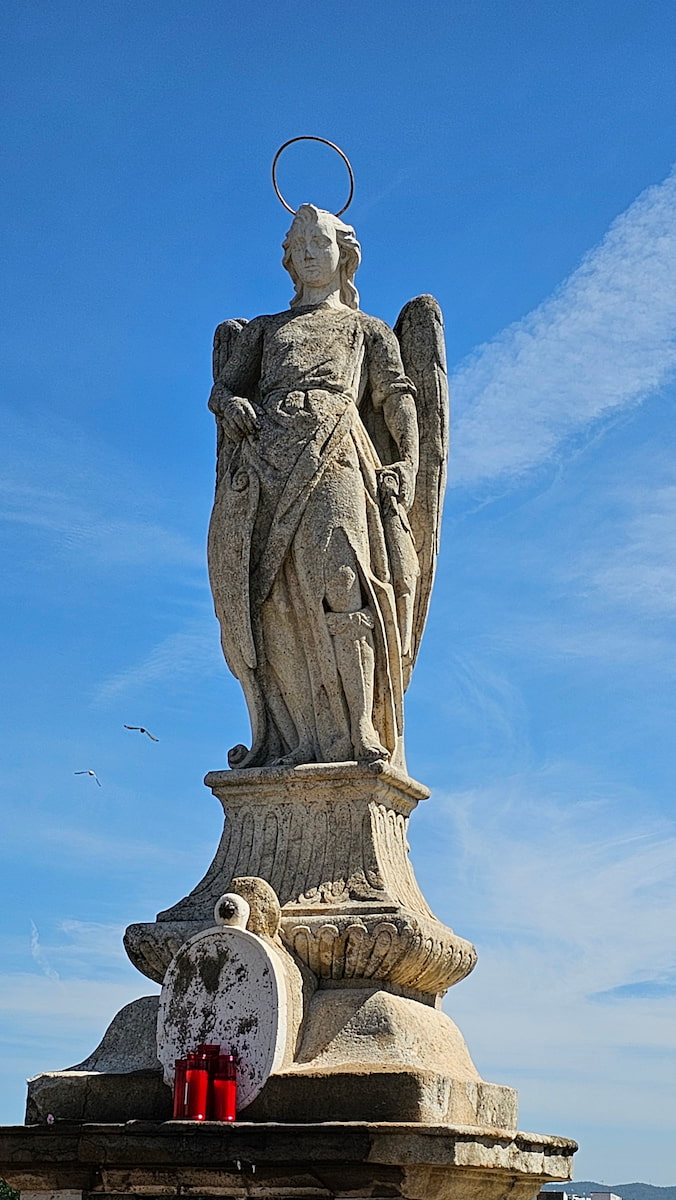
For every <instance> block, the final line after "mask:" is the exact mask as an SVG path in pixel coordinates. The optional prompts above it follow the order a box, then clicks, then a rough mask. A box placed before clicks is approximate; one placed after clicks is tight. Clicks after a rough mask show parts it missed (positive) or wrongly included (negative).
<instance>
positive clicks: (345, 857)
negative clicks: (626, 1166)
mask: <svg viewBox="0 0 676 1200" xmlns="http://www.w3.org/2000/svg"><path fill="white" fill-rule="evenodd" d="M206 783H207V785H208V786H209V787H211V789H212V791H213V793H214V795H216V796H217V798H218V799H219V801H220V802H221V804H222V805H223V809H224V812H225V816H226V820H225V826H224V830H223V835H222V838H221V841H220V844H219V847H218V850H217V852H216V855H215V858H214V861H213V863H212V864H211V866H210V868H209V870H208V871H207V873H206V875H205V877H204V879H203V880H202V881H201V882H200V883H199V884H198V885H197V886H196V887H195V888H194V889H193V890H192V892H190V894H189V895H188V896H186V897H185V898H184V899H183V900H180V901H179V902H178V903H176V904H174V905H173V906H172V907H171V908H168V909H166V910H164V911H163V912H161V913H159V914H158V916H157V919H156V920H155V921H154V922H146V923H143V924H137V925H132V926H130V927H129V929H128V930H127V933H126V936H125V945H126V948H127V952H128V954H129V957H130V958H131V960H132V962H134V963H135V965H136V966H137V967H138V968H139V969H140V970H141V971H142V972H143V973H144V974H146V975H148V976H149V977H150V978H152V979H154V980H157V981H160V982H161V981H163V980H165V976H166V975H167V969H168V967H169V964H170V962H171V961H172V959H173V958H174V956H175V955H176V954H177V952H178V950H179V949H180V947H182V946H185V943H186V942H187V941H188V939H189V938H193V937H195V935H199V937H198V938H197V941H198V942H200V944H201V942H202V940H203V939H206V941H205V945H206V944H207V942H209V939H211V940H213V937H212V933H209V932H207V933H203V932H202V931H205V930H209V929H210V928H211V927H213V923H214V905H215V904H216V901H218V900H219V898H220V897H221V896H223V893H225V892H234V893H235V894H236V896H240V897H242V898H244V899H246V901H247V903H248V905H249V908H250V915H249V922H248V925H247V929H248V931H249V933H248V934H247V936H249V937H250V936H252V935H255V937H254V940H255V938H259V939H261V940H262V941H263V940H264V941H265V942H266V945H267V946H268V949H269V951H270V953H271V954H273V956H274V955H277V957H278V958H279V963H280V964H281V968H282V970H283V972H285V973H286V976H287V984H288V988H287V991H288V996H289V1004H290V1005H291V1006H292V1007H293V1006H295V1011H294V1013H293V1020H292V1022H291V1025H290V1028H291V1029H292V1030H293V1036H292V1037H291V1040H290V1043H289V1047H288V1051H287V1052H286V1054H285V1057H284V1060H283V1062H281V1064H279V1065H276V1066H275V1067H274V1069H273V1070H272V1072H271V1074H270V1075H269V1077H268V1079H267V1082H266V1083H265V1084H264V1086H263V1087H262V1090H261V1091H260V1092H259V1094H258V1095H257V1096H256V1098H255V1099H254V1100H253V1101H252V1103H250V1104H249V1105H248V1106H247V1107H246V1108H245V1109H243V1110H242V1114H241V1115H242V1116H243V1117H245V1118H246V1121H239V1120H238V1121H237V1122H236V1125H235V1126H234V1127H231V1128H223V1127H219V1126H213V1125H210V1124H208V1123H207V1124H206V1125H198V1126H196V1125H195V1124H194V1123H185V1122H170V1121H167V1117H168V1116H169V1115H170V1112H171V1108H170V1104H171V1093H170V1090H169V1088H168V1087H167V1086H166V1083H163V1082H162V1074H161V1071H160V1069H159V1063H158V1062H157V1057H156V1049H157V1040H156V1032H155V1013H156V1005H157V1000H156V999H153V998H150V997H147V998H144V999H142V1000H139V1001H136V1002H135V1003H134V1004H132V1005H129V1006H127V1009H125V1010H123V1013H120V1014H119V1015H118V1018H116V1020H115V1021H114V1022H113V1025H112V1026H111V1029H110V1030H109V1032H108V1033H107V1034H106V1036H105V1037H104V1039H103V1042H102V1043H101V1046H100V1047H99V1048H98V1050H97V1051H95V1052H94V1054H93V1055H92V1056H90V1059H88V1060H85V1062H84V1063H81V1064H79V1067H78V1069H76V1070H71V1071H69V1072H56V1073H52V1074H50V1075H44V1076H39V1077H37V1078H36V1079H35V1080H32V1081H31V1083H30V1085H29V1106H28V1120H29V1121H32V1122H35V1123H38V1124H40V1123H43V1122H44V1121H45V1120H46V1117H47V1114H48V1113H49V1112H53V1113H56V1114H57V1116H60V1117H65V1118H69V1119H70V1120H71V1121H75V1122H87V1121H89V1122H91V1121H112V1120H115V1121H119V1120H122V1121H124V1120H126V1121H127V1124H125V1125H123V1126H105V1127H103V1126H92V1125H87V1124H73V1126H72V1127H71V1126H68V1125H66V1124H64V1125H57V1126H55V1127H54V1129H53V1130H52V1131H51V1132H49V1131H47V1130H45V1129H44V1128H32V1129H28V1130H26V1131H25V1132H24V1135H23V1140H22V1138H21V1137H19V1136H18V1135H17V1138H18V1140H17V1141H16V1154H17V1155H18V1158H16V1159H15V1169H14V1171H13V1174H8V1175H7V1177H8V1178H9V1179H10V1182H11V1180H12V1178H14V1179H16V1180H20V1184H19V1186H20V1187H22V1188H24V1189H26V1190H31V1189H33V1190H38V1191H39V1190H41V1189H42V1190H45V1189H51V1188H66V1189H68V1188H74V1189H80V1190H81V1191H82V1192H83V1193H88V1192H91V1193H92V1194H93V1195H102V1196H106V1195H110V1196H112V1195H128V1194H141V1193H143V1194H144V1195H146V1196H149V1195H157V1196H158V1197H159V1196H164V1195H171V1194H177V1193H178V1192H180V1193H185V1194H193V1195H200V1194H203V1195H205V1196H206V1195H221V1196H225V1197H230V1196H232V1197H235V1196H237V1197H240V1196H244V1195H249V1194H255V1195H260V1196H261V1197H270V1200H272V1198H273V1197H275V1198H276V1197H277V1196H288V1197H295V1196H298V1197H300V1196H305V1197H326V1198H327V1200H332V1198H333V1197H343V1196H345V1197H348V1196H349V1197H350V1198H351V1200H361V1198H362V1197H364V1198H365V1197H374V1196H379V1195H382V1196H389V1197H392V1196H395V1197H396V1196H400V1197H402V1200H427V1198H428V1197H429V1198H430V1200H445V1198H446V1197H448V1198H449V1200H456V1197H457V1200H460V1198H461V1197H462V1200H467V1198H468V1197H470V1196H471V1197H474V1196H476V1197H477V1198H479V1197H480V1198H481V1200H484V1198H485V1200H492V1198H495V1200H498V1198H500V1197H503V1196H507V1195H509V1196H510V1197H513V1196H516V1197H521V1196H522V1197H523V1198H524V1200H529V1198H530V1197H532V1196H534V1195H535V1194H536V1192H537V1191H538V1190H539V1188H540V1186H541V1184H542V1183H543V1182H545V1181H547V1180H565V1179H568V1178H569V1177H570V1166H571V1156H572V1154H573V1151H574V1149H575V1145H574V1143H572V1142H569V1141H566V1140H562V1139H559V1138H548V1137H541V1136H537V1135H533V1134H521V1133H517V1132H516V1130H517V1095H516V1092H515V1091H514V1090H513V1089H512V1088H509V1087H504V1086H502V1085H499V1084H493V1083H487V1082H486V1081H484V1080H483V1079H481V1077H480V1075H479V1073H478V1071H477V1070H476V1067H475V1066H474V1063H473V1062H472V1059H471V1057H470V1054H469V1051H468V1049H467V1046H466V1044H465V1041H464V1039H463V1037H462V1034H461V1032H460V1030H459V1029H458V1028H457V1026H456V1025H455V1024H454V1023H453V1021H452V1020H451V1019H450V1017H448V1016H447V1015H446V1014H445V1013H444V1012H443V1011H442V1010H441V1000H442V997H443V994H444V992H445V991H446V989H447V988H448V987H450V986H451V985H452V984H454V983H457V982H458V981H459V980H461V979H463V978H464V977H465V976H466V975H468V974H469V972H470V971H471V970H472V968H473V966H474V963H475V961H476V953H475V951H474V947H473V946H472V945H471V943H469V942H467V941H465V940H464V939H463V938H461V937H459V936H458V935H457V934H456V933H454V931H453V930H452V929H450V928H449V927H448V926H446V925H443V924H442V923H441V922H440V921H438V920H437V919H436V918H435V916H434V914H433V913H432V912H431V910H430V909H429V907H428V905H427V903H426V902H425V899H424V897H423V896H422V894H421V892H420V889H419V887H418V885H417V883H416V880H415V876H414V874H413V870H412V867H411V863H410V861H409V857H408V842H407V826H408V819H409V816H410V814H411V812H412V811H413V810H414V808H415V807H416V805H417V804H418V803H419V801H421V800H424V799H426V798H427V796H428V794H429V793H428V791H427V789H426V788H424V787H423V786H422V785H421V784H419V783H416V782H415V781H414V780H412V779H409V778H408V777H407V776H406V775H404V774H402V773H401V772H399V771H397V770H395V769H394V768H392V767H391V766H389V765H382V764H380V765H379V766H377V767H371V768H368V767H364V766H361V765H359V764H357V763H338V764H331V765H311V766H304V767H297V768H261V769H251V770H241V771H237V770H234V771H215V772H212V773H211V774H210V775H208V776H207V777H206ZM193 944H195V945H196V944H197V942H196V943H191V945H193ZM209 944H211V943H210V942H209ZM214 945H215V943H214ZM182 953H183V951H182ZM179 957H180V956H179ZM175 961H176V962H178V961H179V958H176V960H175ZM179 975H180V972H179ZM174 976H176V971H175V970H174V968H173V967H172V972H170V973H169V975H168V977H167V981H166V983H165V992H166V991H167V989H171V987H172V986H173V985H172V982H171V981H172V979H173V978H174ZM176 977H177V978H178V976H176ZM292 982H293V986H291V984H292ZM177 986H178V985H177ZM181 986H182V985H181ZM191 986H192V985H191ZM195 986H196V985H195ZM228 986H234V985H228ZM226 991H227V989H226ZM226 999H227V996H226ZM166 1002H167V1003H168V1004H169V1005H170V1007H171V1004H172V1003H173V1001H172V998H171V995H169V993H167V997H166ZM163 1003H164V1000H163ZM213 1003H214V1004H217V1003H218V996H217V995H216V994H214V998H213ZM253 1003H255V1001H254V999H252V1004H253ZM153 1006H155V1008H154V1010H153ZM193 1008H194V1011H195V1013H196V1020H197V1024H196V1026H195V1030H194V1031H193V1032H194V1039H193V1040H194V1041H195V1044H197V1042H199V1041H204V1040H206V1041H208V1040H210V1039H209V1036H208V1034H209V1029H210V1026H209V1028H207V1025H205V1026H204V1028H202V1025H201V1024H200V1022H201V1021H202V1016H201V1015H200V1014H202V1013H204V1014H206V1017H208V1019H209V1020H210V1019H211V1016H212V1009H211V1008H210V1007H209V1006H208V1005H207V1007H206V1008H204V1007H203V1006H202V1005H201V1003H200V1004H197V1005H196V1006H195V1005H193ZM191 1011H193V1010H191ZM206 1017H205V1019H206ZM160 1025H161V1018H160ZM198 1026H199V1029H198ZM165 1034H166V1030H165V1031H164V1033H161V1032H159V1027H158V1034H157V1036H158V1037H159V1038H160V1040H161V1038H162V1036H164V1035H165ZM233 1049H234V1050H235V1052H237V1050H238V1047H237V1046H233ZM165 1076H166V1072H165ZM135 1117H136V1118H140V1117H142V1118H146V1119H145V1121H138V1120H130V1119H131V1118H135ZM152 1122H155V1123H152ZM340 1122H347V1123H348V1124H340ZM6 1136H9V1135H8V1134H7V1135H6ZM50 1138H51V1140H50ZM31 1139H32V1140H31ZM27 1147H32V1151H31V1152H32V1153H34V1154H35V1155H36V1157H35V1159H34V1161H33V1166H31V1167H30V1168H29V1167H28V1165H26V1167H25V1171H24V1168H23V1167H22V1168H21V1169H20V1170H19V1168H18V1167H17V1166H16V1164H17V1163H19V1162H24V1161H25V1163H26V1164H28V1163H30V1162H31V1161H32V1160H31V1159H30V1154H29V1153H28V1150H27V1149H26V1150H25V1148H27ZM24 1151H25V1153H26V1154H28V1157H27V1158H26V1159H25V1160H24V1159H23V1158H22V1155H23V1154H24ZM50 1153H53V1154H54V1156H55V1157H54V1162H53V1164H52V1165H50V1163H51V1160H50V1158H49V1155H50ZM41 1156H42V1157H41ZM36 1164H42V1165H36ZM238 1164H239V1165H238ZM254 1167H255V1171H254V1170H253V1168H254ZM2 1169H3V1168H2V1167H0V1173H1V1171H2ZM22 1172H23V1173H22ZM247 1172H248V1173H247ZM254 1176H255V1177H254ZM31 1180H32V1181H33V1182H31ZM40 1181H42V1182H40ZM45 1200H46V1198H45ZM75 1200H77V1198H75Z"/></svg>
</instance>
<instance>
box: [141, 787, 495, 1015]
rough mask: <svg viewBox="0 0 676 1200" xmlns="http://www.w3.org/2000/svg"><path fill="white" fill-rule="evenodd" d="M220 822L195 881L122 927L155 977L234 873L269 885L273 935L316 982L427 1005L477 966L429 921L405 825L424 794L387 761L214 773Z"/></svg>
mask: <svg viewBox="0 0 676 1200" xmlns="http://www.w3.org/2000/svg"><path fill="white" fill-rule="evenodd" d="M205 783H206V784H207V786H209V787H210V788H211V789H212V791H213V792H214V795H215V796H217V797H218V799H219V800H220V802H221V804H222V805H223V809H224V811H225V815H226V821H225V827H224V830H223V836H222V838H221V842H220V845H219V847H218V850H217V852H216V856H215V858H214V861H213V863H212V864H211V866H210V868H209V870H208V871H207V873H206V875H205V877H204V879H203V880H202V881H201V882H200V883H199V884H197V886H196V887H195V888H194V889H193V891H192V892H191V893H190V894H189V895H188V896H186V897H185V899H183V900H180V901H179V902H178V904H175V905H173V906H172V907H171V908H169V909H166V910H165V911H164V912H161V913H158V916H157V920H156V921H155V922H149V923H145V924H137V925H131V926H130V927H129V929H128V930H127V933H126V935H125V945H126V948H127V953H128V954H129V957H130V958H131V960H132V962H133V963H134V965H135V966H137V967H138V969H139V970H140V971H143V973H144V974H145V975H147V976H149V978H151V979H154V980H156V981H158V982H161V981H162V979H163V977H164V973H165V972H166V969H167V967H168V965H169V962H170V961H171V958H172V956H173V954H175V953H176V950H177V949H178V947H179V946H180V945H181V944H182V943H183V942H185V941H186V939H187V938H188V937H189V936H191V935H193V934H195V933H197V932H198V931H200V930H201V929H204V928H206V927H207V926H208V925H210V924H211V923H212V919H213V918H212V914H213V907H214V904H215V902H216V900H217V899H218V897H219V896H220V895H221V894H222V893H223V892H225V891H227V890H228V888H229V886H230V884H231V881H232V880H233V879H234V878H236V877H238V876H258V877H260V878H262V879H265V880H267V882H268V883H270V884H271V885H272V887H273V888H274V890H275V892H276V894H277V896H278V897H279V901H280V904H281V905H282V927H281V933H282V938H283V940H284V942H285V944H286V946H287V947H288V949H289V950H291V951H292V952H293V953H294V954H295V955H297V956H298V958H299V959H300V960H301V961H302V962H303V963H304V964H305V965H306V966H307V967H309V969H310V970H311V971H312V972H313V974H314V975H315V976H316V977H317V978H318V979H319V980H326V981H330V982H331V986H340V985H341V984H343V983H344V984H346V985H347V986H359V985H360V982H362V983H363V984H364V985H365V984H371V985H372V984H373V983H374V982H376V981H377V982H378V983H379V985H381V986H382V985H383V984H384V985H385V986H389V987H391V988H392V989H393V990H396V991H402V992H403V994H408V995H413V996H414V997H415V998H416V999H421V1000H423V1001H425V1002H427V1003H434V999H435V997H436V996H437V995H438V994H439V993H442V992H444V991H445V990H446V989H447V988H448V987H450V986H451V985H452V984H453V983H457V982H458V981H459V980H460V979H464V977H465V976H466V975H468V974H469V972H470V971H471V970H472V968H473V966H474V964H475V962H476V952H475V950H474V947H473V946H472V945H471V943H470V942H467V941H466V940H465V939H464V938H461V937H458V935H457V934H455V933H454V932H453V930H452V929H449V928H448V927H447V926H445V925H443V924H442V923H441V922H440V921H438V920H437V919H436V918H435V916H434V914H433V913H432V912H431V910H430V908H429V907H428V905H427V903H426V901H425V899H424V897H423V895H422V893H421V891H420V888H419V887H418V884H417V882H416V879H415V876H414V874H413V868H412V866H411V863H410V860H409V857H408V849H409V847H408V841H407V827H408V819H409V816H410V814H411V812H412V811H413V809H414V808H415V807H416V805H417V804H418V802H419V801H420V800H424V799H426V798H427V797H428V796H429V791H428V789H427V788H426V787H424V786H423V785H422V784H420V783H416V782H415V781H414V780H412V779H410V778H409V777H408V776H407V775H404V774H403V773H402V772H400V771H397V770H395V769H394V768H393V767H390V766H389V765H386V764H377V765H375V766H374V767H370V768H369V767H365V766H361V765H359V764H357V763H333V764H326V765H324V764H321V765H309V766H302V767H296V768H290V767H286V768H274V767H273V768H260V769H251V770H246V771H236V770H235V771H212V772H211V773H210V774H209V775H207V777H206V780H205Z"/></svg>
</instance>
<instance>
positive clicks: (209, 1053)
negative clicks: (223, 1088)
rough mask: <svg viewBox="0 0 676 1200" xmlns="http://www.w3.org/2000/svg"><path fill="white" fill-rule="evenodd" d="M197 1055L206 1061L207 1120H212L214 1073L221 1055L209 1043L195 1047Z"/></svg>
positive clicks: (217, 1047)
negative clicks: (207, 1076) (207, 1087)
mask: <svg viewBox="0 0 676 1200" xmlns="http://www.w3.org/2000/svg"><path fill="white" fill-rule="evenodd" d="M197 1053H198V1054H199V1056H200V1058H202V1057H204V1058H205V1059H206V1060H207V1070H208V1072H209V1090H208V1092H207V1120H208V1121H213V1120H214V1073H215V1071H216V1067H217V1066H218V1056H219V1054H220V1053H221V1047H220V1046H216V1045H214V1044H213V1043H211V1042H201V1043H200V1045H199V1046H198V1047H197Z"/></svg>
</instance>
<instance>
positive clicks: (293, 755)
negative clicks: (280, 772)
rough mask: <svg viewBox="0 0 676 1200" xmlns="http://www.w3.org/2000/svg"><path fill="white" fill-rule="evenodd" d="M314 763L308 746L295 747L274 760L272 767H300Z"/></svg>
mask: <svg viewBox="0 0 676 1200" xmlns="http://www.w3.org/2000/svg"><path fill="white" fill-rule="evenodd" d="M309 762H314V756H313V754H312V751H311V750H310V749H309V747H308V746H297V747H296V749H295V750H292V751H291V752H290V753H289V754H284V755H282V757H281V758H276V759H275V761H274V762H273V764H272V765H273V767H300V766H302V764H303V763H309Z"/></svg>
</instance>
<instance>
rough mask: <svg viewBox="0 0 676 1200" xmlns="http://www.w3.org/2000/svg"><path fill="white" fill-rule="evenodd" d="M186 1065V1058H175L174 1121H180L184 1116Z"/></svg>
mask: <svg viewBox="0 0 676 1200" xmlns="http://www.w3.org/2000/svg"><path fill="white" fill-rule="evenodd" d="M187 1066H188V1060H187V1058H177V1059H176V1063H175V1066H174V1112H173V1119H174V1121H180V1120H182V1118H183V1117H184V1116H185V1072H186V1068H187Z"/></svg>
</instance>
